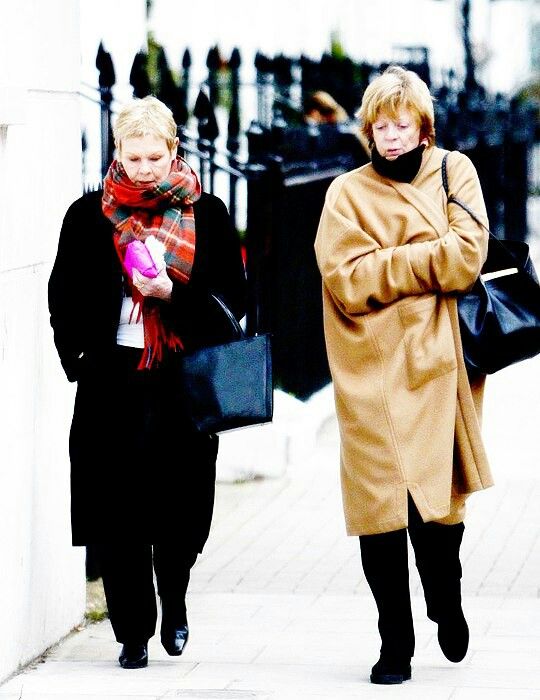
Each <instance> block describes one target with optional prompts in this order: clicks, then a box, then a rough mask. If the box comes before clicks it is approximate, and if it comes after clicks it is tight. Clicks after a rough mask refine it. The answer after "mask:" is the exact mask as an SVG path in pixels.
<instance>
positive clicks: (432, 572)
mask: <svg viewBox="0 0 540 700" xmlns="http://www.w3.org/2000/svg"><path fill="white" fill-rule="evenodd" d="M411 501H412V499H411ZM464 529H465V526H464V525H463V523H458V524H456V525H441V524H440V523H424V522H423V521H422V519H421V517H420V515H419V514H418V511H417V509H416V506H414V503H413V504H412V505H411V503H410V504H409V536H410V538H411V543H412V546H413V549H414V553H415V558H416V566H417V568H418V573H419V575H420V580H421V582H422V588H423V589H424V597H425V600H426V609H427V615H428V617H429V618H430V619H431V620H433V621H434V622H436V623H437V624H438V639H439V644H440V647H441V650H442V652H443V653H444V655H445V656H446V658H447V659H449V660H450V661H453V662H456V663H457V662H458V661H461V660H462V659H463V657H464V656H465V654H466V653H467V649H468V646H469V628H468V626H467V622H466V620H465V616H464V614H463V609H462V607H461V576H462V568H461V562H460V559H459V550H460V547H461V542H462V539H463V532H464Z"/></svg>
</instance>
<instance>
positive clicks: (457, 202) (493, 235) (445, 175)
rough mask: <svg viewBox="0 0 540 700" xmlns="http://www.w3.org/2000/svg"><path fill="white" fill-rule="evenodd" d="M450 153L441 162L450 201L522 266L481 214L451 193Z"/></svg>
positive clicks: (445, 188)
mask: <svg viewBox="0 0 540 700" xmlns="http://www.w3.org/2000/svg"><path fill="white" fill-rule="evenodd" d="M448 156H449V153H445V154H444V156H443V159H442V163H441V176H442V182H443V187H444V191H445V192H446V197H447V199H448V202H453V203H454V204H457V205H458V206H460V207H461V208H462V209H464V210H465V211H466V212H467V214H469V216H470V217H471V218H472V219H474V221H476V223H477V224H478V225H479V226H481V227H482V228H484V229H485V230H486V231H487V232H488V233H489V235H490V237H491V238H492V239H493V240H494V241H497V245H499V246H500V247H501V248H502V249H503V250H504V251H505V252H506V253H507V254H508V255H510V256H511V257H512V258H513V259H514V260H515V261H516V263H517V265H518V267H521V265H520V263H519V261H518V259H517V258H516V256H515V255H514V253H513V252H512V251H511V250H510V249H509V248H508V247H507V246H505V245H504V243H503V242H502V241H501V239H500V238H497V236H496V235H495V234H494V233H492V232H491V231H490V230H489V228H488V227H487V226H486V225H485V224H484V223H483V222H482V221H481V220H480V218H479V216H478V215H477V214H475V212H474V211H473V210H472V209H471V208H470V207H469V205H468V204H465V202H462V201H461V199H458V198H457V197H454V195H453V194H450V188H449V186H448V172H447V167H446V161H447V159H448Z"/></svg>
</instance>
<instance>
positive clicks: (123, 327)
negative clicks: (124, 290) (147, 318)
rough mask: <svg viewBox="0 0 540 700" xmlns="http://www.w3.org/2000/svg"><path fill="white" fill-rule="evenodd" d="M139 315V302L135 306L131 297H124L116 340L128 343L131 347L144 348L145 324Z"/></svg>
mask: <svg viewBox="0 0 540 700" xmlns="http://www.w3.org/2000/svg"><path fill="white" fill-rule="evenodd" d="M138 315H139V304H138V303H137V304H136V305H135V306H133V299H132V298H131V297H124V298H123V300H122V310H121V312H120V322H119V324H118V331H117V332H116V342H117V343H118V345H126V346H127V347H130V348H144V325H143V320H142V314H141V318H140V319H139V320H138V321H137V317H138Z"/></svg>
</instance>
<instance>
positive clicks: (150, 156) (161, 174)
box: [119, 134, 178, 187]
mask: <svg viewBox="0 0 540 700" xmlns="http://www.w3.org/2000/svg"><path fill="white" fill-rule="evenodd" d="M176 142H177V143H178V139H176ZM119 154H120V156H119V160H120V162H121V163H122V165H123V166H124V169H125V171H126V173H127V176H128V177H129V179H130V180H131V181H132V182H133V184H134V185H136V186H137V187H152V186H154V185H159V184H160V183H161V182H163V181H164V180H166V179H167V177H168V175H169V173H170V172H171V165H172V162H173V161H174V159H175V158H176V146H175V147H174V148H173V149H172V151H170V150H169V148H168V146H167V142H166V141H165V139H164V138H163V137H161V136H156V135H154V134H146V135H145V136H132V137H130V138H125V139H122V141H121V142H120V148H119Z"/></svg>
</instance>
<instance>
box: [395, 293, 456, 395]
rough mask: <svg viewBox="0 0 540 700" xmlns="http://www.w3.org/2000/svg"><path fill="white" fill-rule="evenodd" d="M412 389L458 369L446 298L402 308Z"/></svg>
mask: <svg viewBox="0 0 540 700" xmlns="http://www.w3.org/2000/svg"><path fill="white" fill-rule="evenodd" d="M398 311H399V317H400V319H401V324H402V326H403V331H404V334H403V342H404V343H405V355H406V363H407V377H408V384H409V389H417V388H418V387H420V386H422V384H425V383H426V382H429V381H431V380H432V379H435V378H436V377H440V376H441V375H443V374H446V373H447V372H451V371H452V370H453V369H455V368H456V367H457V360H456V351H455V345H454V340H453V334H452V326H451V323H450V317H449V315H448V311H447V308H446V304H445V303H444V302H443V300H442V298H441V297H439V296H437V295H435V294H432V295H429V296H428V297H420V298H417V299H415V300H414V301H412V302H408V303H406V304H401V305H400V306H399V310H398Z"/></svg>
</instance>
